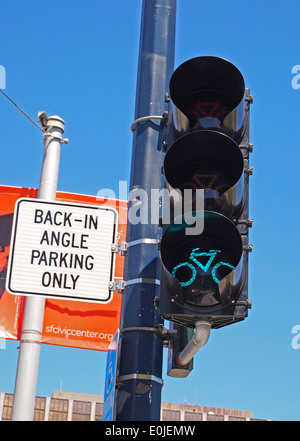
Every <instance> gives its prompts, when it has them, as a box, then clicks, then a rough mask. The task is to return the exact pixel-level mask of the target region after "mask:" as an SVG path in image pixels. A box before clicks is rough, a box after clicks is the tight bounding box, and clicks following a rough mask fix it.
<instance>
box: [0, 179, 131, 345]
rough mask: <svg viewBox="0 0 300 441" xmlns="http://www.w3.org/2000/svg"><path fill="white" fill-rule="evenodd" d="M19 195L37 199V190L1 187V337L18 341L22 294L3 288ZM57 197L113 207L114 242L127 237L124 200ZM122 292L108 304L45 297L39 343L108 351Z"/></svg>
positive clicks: (119, 269) (119, 260)
mask: <svg viewBox="0 0 300 441" xmlns="http://www.w3.org/2000/svg"><path fill="white" fill-rule="evenodd" d="M21 197H29V198H36V197H37V190H36V189H30V188H21V187H7V186H0V338H8V339H14V340H19V339H20V332H21V329H22V320H23V311H24V305H25V297H23V296H12V295H10V294H9V293H8V292H7V291H6V290H5V279H6V271H7V263H8V255H9V246H10V237H11V228H12V220H13V213H14V207H15V203H16V201H17V200H18V199H19V198H21ZM56 199H57V200H58V201H65V202H77V203H82V204H89V205H98V206H99V205H102V204H105V205H106V206H110V207H113V208H115V209H116V210H117V212H118V234H117V241H116V242H117V243H121V242H125V240H126V224H127V212H128V203H127V201H119V200H115V199H105V200H103V199H101V200H98V198H97V197H95V196H87V195H81V194H73V193H64V192H57V194H56ZM123 270H124V257H121V256H119V255H118V254H117V255H116V261H115V280H118V279H122V278H123ZM120 314H121V294H116V293H115V292H114V294H113V299H112V301H111V302H109V303H107V304H101V305H100V304H99V303H97V304H96V303H88V302H80V301H71V300H52V299H47V300H46V306H45V315H44V325H43V335H42V343H47V344H53V345H59V346H69V347H76V348H83V349H95V350H100V351H107V349H108V346H109V343H110V342H111V340H112V339H113V336H114V334H115V332H116V330H117V329H118V328H119V324H120Z"/></svg>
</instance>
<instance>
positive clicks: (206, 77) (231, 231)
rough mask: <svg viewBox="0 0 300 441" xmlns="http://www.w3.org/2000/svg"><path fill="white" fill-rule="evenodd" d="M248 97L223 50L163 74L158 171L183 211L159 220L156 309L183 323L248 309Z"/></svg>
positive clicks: (221, 322) (215, 323)
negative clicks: (164, 119)
mask: <svg viewBox="0 0 300 441" xmlns="http://www.w3.org/2000/svg"><path fill="white" fill-rule="evenodd" d="M250 103H251V97H250V95H249V90H248V89H245V84H244V79H243V77H242V75H241V73H240V72H239V70H238V69H237V68H236V67H235V66H234V65H233V64H231V63H230V62H229V61H227V60H224V59H222V58H218V57H198V58H194V59H191V60H188V61H186V62H185V63H183V64H182V65H181V66H179V67H178V68H177V69H176V70H175V71H174V73H173V75H172V77H171V79H170V84H169V120H168V125H167V130H166V139H165V140H166V142H165V145H167V148H166V154H165V158H164V164H163V173H164V175H165V179H166V187H167V188H168V189H169V190H170V192H172V190H174V189H179V191H180V192H181V195H182V197H181V198H179V199H178V198H177V199H176V197H175V198H174V200H173V205H174V206H173V209H174V213H178V207H177V205H178V204H180V206H181V207H180V208H181V209H182V210H181V213H182V215H181V216H178V217H176V216H173V218H172V220H171V222H170V224H168V225H163V234H162V238H161V241H160V255H161V262H162V277H161V290H160V302H159V312H160V315H161V316H162V317H163V318H165V319H167V320H170V321H173V322H175V323H178V324H181V325H183V326H188V327H191V328H193V327H194V326H195V323H196V322H197V321H199V320H202V319H203V320H208V321H209V322H210V323H211V325H212V328H218V327H221V326H225V325H228V324H231V323H234V322H237V321H240V320H243V319H244V318H245V317H246V316H247V313H248V308H249V305H250V302H249V301H248V252H249V249H250V246H249V245H248V228H249V226H251V223H252V221H251V220H250V219H249V213H248V211H249V193H248V184H249V174H250V173H251V169H250V168H249V151H251V145H250V144H249V105H250ZM185 190H189V191H190V193H185ZM199 190H202V192H201V197H202V198H203V205H202V208H201V209H200V210H199V207H198V205H197V198H199V197H200V194H199V193H200V192H199ZM186 194H187V196H186ZM187 198H188V199H189V201H187V200H186V199H187ZM187 202H189V204H187ZM186 206H188V207H190V212H186V211H185V208H186ZM179 212H180V210H179ZM199 225H200V226H201V229H200V230H199V229H198V228H196V227H197V226H199ZM193 228H194V231H193Z"/></svg>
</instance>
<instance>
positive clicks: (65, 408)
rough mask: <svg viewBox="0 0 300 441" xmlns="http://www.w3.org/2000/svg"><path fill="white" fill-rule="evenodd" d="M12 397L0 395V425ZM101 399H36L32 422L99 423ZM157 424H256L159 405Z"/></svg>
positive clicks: (233, 414)
mask: <svg viewBox="0 0 300 441" xmlns="http://www.w3.org/2000/svg"><path fill="white" fill-rule="evenodd" d="M12 405H13V394H8V393H4V392H0V421H10V419H11V411H12ZM102 412H103V396H102V395H86V394H77V393H72V392H53V394H52V397H36V399H35V410H34V421H101V420H102ZM161 421H258V420H257V419H255V418H253V414H252V412H251V411H247V410H237V409H223V408H219V407H206V406H198V405H191V404H177V403H166V402H162V404H161Z"/></svg>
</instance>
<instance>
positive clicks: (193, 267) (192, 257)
mask: <svg viewBox="0 0 300 441" xmlns="http://www.w3.org/2000/svg"><path fill="white" fill-rule="evenodd" d="M199 250H200V248H194V249H193V250H192V252H191V254H190V256H189V259H190V260H191V261H192V262H194V264H192V263H190V262H183V263H179V264H178V265H176V266H175V267H174V268H173V271H172V276H173V277H175V278H176V272H177V270H178V269H179V268H182V267H187V268H190V270H191V271H192V275H191V277H190V278H189V279H188V280H187V281H186V282H180V284H181V286H189V285H191V284H192V283H193V282H194V281H195V279H196V277H197V269H196V268H197V266H198V267H199V268H201V269H202V270H203V271H204V272H205V273H206V272H207V270H208V269H209V267H210V266H211V264H212V262H213V261H214V259H215V257H216V255H217V254H218V253H221V250H210V251H209V252H199ZM197 257H209V259H208V261H207V262H206V264H205V265H203V264H202V263H201V262H199V260H198V259H197ZM196 265H197V266H196ZM220 266H227V267H228V268H230V269H231V270H234V269H235V267H234V266H232V265H231V264H230V263H228V262H218V263H216V264H215V265H214V266H213V267H212V270H211V276H212V278H213V280H214V281H215V282H216V283H217V284H218V283H219V282H220V280H219V279H218V277H217V275H216V273H217V269H218V268H220Z"/></svg>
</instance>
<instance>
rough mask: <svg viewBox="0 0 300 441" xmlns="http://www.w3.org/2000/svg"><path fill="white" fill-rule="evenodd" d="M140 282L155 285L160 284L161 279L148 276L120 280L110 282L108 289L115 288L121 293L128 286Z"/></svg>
mask: <svg viewBox="0 0 300 441" xmlns="http://www.w3.org/2000/svg"><path fill="white" fill-rule="evenodd" d="M138 283H152V284H154V285H160V280H158V279H147V278H139V279H131V280H126V281H125V280H118V281H117V282H109V285H108V289H110V290H113V291H115V292H117V293H121V292H122V291H124V289H125V287H126V286H129V285H136V284H138Z"/></svg>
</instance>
